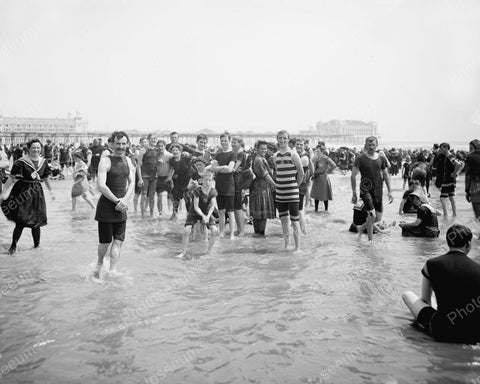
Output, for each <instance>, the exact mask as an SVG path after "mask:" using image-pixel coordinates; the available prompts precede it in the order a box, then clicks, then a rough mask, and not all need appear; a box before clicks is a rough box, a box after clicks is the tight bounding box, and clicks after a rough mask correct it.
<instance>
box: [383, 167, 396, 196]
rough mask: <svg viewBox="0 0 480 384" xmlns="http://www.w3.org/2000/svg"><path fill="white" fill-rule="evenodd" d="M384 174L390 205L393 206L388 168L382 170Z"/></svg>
mask: <svg viewBox="0 0 480 384" xmlns="http://www.w3.org/2000/svg"><path fill="white" fill-rule="evenodd" d="M382 172H383V180H385V185H386V186H387V189H388V203H389V204H391V203H392V202H393V196H392V190H391V188H390V175H389V174H388V171H387V168H385V169H383V170H382Z"/></svg>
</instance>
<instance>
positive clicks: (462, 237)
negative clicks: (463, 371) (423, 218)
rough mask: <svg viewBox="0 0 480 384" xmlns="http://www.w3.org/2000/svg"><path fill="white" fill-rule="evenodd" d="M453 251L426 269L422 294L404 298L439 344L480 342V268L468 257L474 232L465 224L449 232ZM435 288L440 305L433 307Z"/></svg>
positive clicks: (450, 250) (450, 247)
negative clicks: (432, 297) (443, 342)
mask: <svg viewBox="0 0 480 384" xmlns="http://www.w3.org/2000/svg"><path fill="white" fill-rule="evenodd" d="M446 238H447V245H448V247H449V252H448V253H446V254H445V255H442V256H439V257H434V258H431V259H430V260H428V261H427V262H426V263H425V266H424V267H423V269H422V275H423V281H422V293H421V297H418V296H417V295H415V294H414V293H413V292H411V291H407V292H405V293H404V294H403V295H402V299H403V301H404V302H405V304H406V305H407V307H408V309H409V310H410V311H411V312H412V314H413V316H415V320H416V321H417V322H418V323H419V324H420V325H421V326H422V327H423V328H424V330H425V331H426V332H427V333H428V334H429V335H431V336H433V337H434V338H435V339H436V340H438V341H446V342H455V343H469V344H470V343H477V342H479V341H480V327H479V326H478V324H480V265H479V264H478V263H477V262H475V261H474V260H472V259H470V258H469V257H468V256H467V255H468V253H469V252H470V250H471V248H472V232H471V231H470V229H469V228H467V227H465V226H463V225H453V226H451V227H450V228H449V229H448V231H447V235H446ZM432 289H433V292H434V293H435V297H436V300H437V303H438V307H437V309H434V308H433V307H432V306H431V296H432Z"/></svg>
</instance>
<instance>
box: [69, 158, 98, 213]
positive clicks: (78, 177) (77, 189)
mask: <svg viewBox="0 0 480 384" xmlns="http://www.w3.org/2000/svg"><path fill="white" fill-rule="evenodd" d="M78 154H79V155H80V154H81V152H78ZM73 157H74V159H75V169H74V171H73V180H74V181H73V185H72V212H75V209H76V206H77V197H78V196H82V197H83V199H84V200H85V201H86V202H87V203H88V205H90V207H92V209H95V205H94V204H93V202H92V200H91V198H90V196H92V195H93V190H92V187H91V185H90V183H89V182H88V177H87V175H88V168H87V164H85V163H84V162H83V160H82V157H81V156H76V154H74V155H73Z"/></svg>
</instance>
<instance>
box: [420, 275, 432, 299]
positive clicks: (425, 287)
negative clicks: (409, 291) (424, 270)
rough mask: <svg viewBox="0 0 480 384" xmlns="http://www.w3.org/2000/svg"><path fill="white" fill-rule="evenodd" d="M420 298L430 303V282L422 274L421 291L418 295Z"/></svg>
mask: <svg viewBox="0 0 480 384" xmlns="http://www.w3.org/2000/svg"><path fill="white" fill-rule="evenodd" d="M420 299H421V300H422V301H423V302H424V303H427V304H428V305H430V304H431V302H432V284H431V283H430V280H428V279H427V278H426V277H425V276H423V280H422V292H421V295H420Z"/></svg>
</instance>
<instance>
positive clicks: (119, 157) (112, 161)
mask: <svg viewBox="0 0 480 384" xmlns="http://www.w3.org/2000/svg"><path fill="white" fill-rule="evenodd" d="M111 139H112V140H111V141H112V142H113V148H114V149H113V153H112V154H111V155H109V156H105V157H103V158H102V159H101V160H100V163H99V165H98V190H99V191H100V192H101V193H102V196H100V199H99V200H98V204H97V212H96V214H95V220H97V221H98V238H99V243H100V244H99V245H98V263H97V268H96V270H95V272H94V273H93V277H94V278H96V279H99V278H100V271H101V269H102V265H103V258H104V257H105V255H106V253H107V250H108V247H109V245H110V243H112V239H113V243H112V247H111V249H110V272H116V265H117V262H118V260H119V258H120V251H121V248H122V244H123V241H124V240H125V230H126V223H127V208H128V199H129V198H130V196H131V194H132V193H133V190H134V187H135V168H134V167H133V165H132V162H131V161H130V159H129V158H128V157H126V156H125V151H126V149H127V145H128V141H129V140H128V136H127V134H126V133H124V132H121V131H118V132H114V133H113V134H112V137H111Z"/></svg>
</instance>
